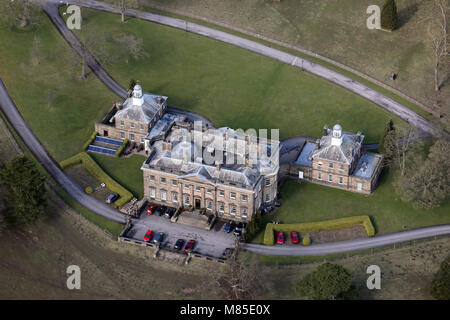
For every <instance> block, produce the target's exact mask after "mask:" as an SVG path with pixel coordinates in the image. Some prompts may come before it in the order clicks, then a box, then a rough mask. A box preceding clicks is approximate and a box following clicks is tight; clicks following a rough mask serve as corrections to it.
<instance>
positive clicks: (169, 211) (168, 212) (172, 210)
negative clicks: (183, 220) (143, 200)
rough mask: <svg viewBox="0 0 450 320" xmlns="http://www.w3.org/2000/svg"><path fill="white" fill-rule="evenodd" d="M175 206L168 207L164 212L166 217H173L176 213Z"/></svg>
mask: <svg viewBox="0 0 450 320" xmlns="http://www.w3.org/2000/svg"><path fill="white" fill-rule="evenodd" d="M175 210H176V209H175V208H170V207H168V208H167V209H166V211H165V213H164V217H166V218H167V219H170V218H172V216H173V214H174V213H175Z"/></svg>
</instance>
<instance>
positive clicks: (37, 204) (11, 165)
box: [0, 156, 47, 224]
mask: <svg viewBox="0 0 450 320" xmlns="http://www.w3.org/2000/svg"><path fill="white" fill-rule="evenodd" d="M44 181H45V177H44V176H43V175H42V174H41V173H40V172H39V171H38V169H37V167H36V165H35V164H34V163H33V162H32V161H30V160H29V159H28V158H27V157H25V156H22V157H15V158H13V159H12V160H11V161H9V162H8V164H7V165H6V166H2V167H0V183H1V184H3V185H4V186H5V188H6V197H5V199H6V201H7V203H8V207H9V208H8V211H7V215H6V220H7V221H8V222H9V223H14V224H26V223H29V222H32V221H34V220H36V219H37V218H39V217H40V216H42V215H44V212H45V208H46V206H47V198H46V193H47V192H46V190H45V188H44Z"/></svg>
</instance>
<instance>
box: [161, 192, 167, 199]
mask: <svg viewBox="0 0 450 320" xmlns="http://www.w3.org/2000/svg"><path fill="white" fill-rule="evenodd" d="M160 192H161V201H167V192H166V190H161V191H160Z"/></svg>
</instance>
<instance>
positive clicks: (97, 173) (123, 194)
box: [59, 152, 133, 208]
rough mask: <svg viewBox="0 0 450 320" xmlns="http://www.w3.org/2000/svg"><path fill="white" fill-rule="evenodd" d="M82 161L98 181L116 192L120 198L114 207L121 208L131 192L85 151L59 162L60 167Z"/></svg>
mask: <svg viewBox="0 0 450 320" xmlns="http://www.w3.org/2000/svg"><path fill="white" fill-rule="evenodd" d="M79 163H82V164H83V165H84V167H85V168H86V170H88V171H89V172H90V173H91V174H92V175H93V176H94V177H96V178H97V179H98V180H99V181H101V182H104V183H105V184H106V186H107V187H108V189H109V190H111V191H112V192H115V193H118V194H119V195H120V198H119V199H118V200H117V201H115V202H114V207H116V208H122V206H123V205H124V204H125V203H127V202H128V201H130V200H131V199H132V198H133V194H132V193H131V192H130V191H128V190H127V189H125V188H124V187H122V186H121V185H120V184H118V183H117V182H116V181H115V180H114V179H112V178H111V177H110V176H108V175H107V174H106V173H105V172H104V171H103V170H102V168H100V166H99V165H98V164H97V162H95V161H94V159H92V158H91V157H90V156H89V155H88V154H87V153H86V152H80V153H78V154H76V155H74V156H73V157H70V158H68V159H66V160H63V161H61V162H60V163H59V165H60V167H61V168H62V169H66V168H68V167H70V166H73V165H76V164H79Z"/></svg>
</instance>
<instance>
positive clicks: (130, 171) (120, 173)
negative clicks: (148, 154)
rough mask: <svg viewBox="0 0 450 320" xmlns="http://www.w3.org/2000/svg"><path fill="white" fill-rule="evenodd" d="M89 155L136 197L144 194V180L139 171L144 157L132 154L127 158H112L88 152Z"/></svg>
mask: <svg viewBox="0 0 450 320" xmlns="http://www.w3.org/2000/svg"><path fill="white" fill-rule="evenodd" d="M89 155H90V156H91V157H92V158H93V159H94V160H95V162H97V163H98V165H99V166H100V167H101V168H102V169H103V171H105V172H106V173H107V174H108V175H109V176H110V177H111V178H113V179H114V180H115V181H117V182H118V183H119V184H120V185H121V186H123V187H124V188H125V189H127V190H128V191H130V192H131V193H132V194H133V195H134V196H135V197H136V198H138V199H142V197H143V196H144V181H143V176H142V171H141V166H142V163H143V162H144V161H145V157H144V156H142V155H137V154H134V155H132V156H131V157H129V158H124V157H122V158H114V157H111V156H107V155H103V154H99V153H93V152H90V153H89Z"/></svg>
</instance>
